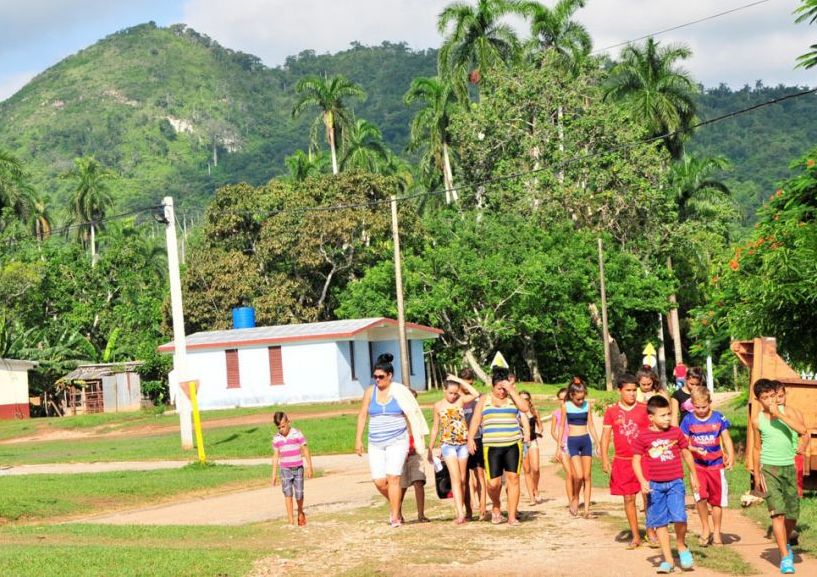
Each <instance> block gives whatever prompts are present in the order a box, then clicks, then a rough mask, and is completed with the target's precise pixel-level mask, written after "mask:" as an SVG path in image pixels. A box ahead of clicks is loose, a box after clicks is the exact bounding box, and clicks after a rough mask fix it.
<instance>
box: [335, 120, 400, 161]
mask: <svg viewBox="0 0 817 577" xmlns="http://www.w3.org/2000/svg"><path fill="white" fill-rule="evenodd" d="M388 159H389V149H388V147H387V146H386V145H385V143H384V142H383V134H382V133H381V132H380V129H379V128H378V127H377V126H376V125H374V124H373V123H371V122H369V121H368V120H364V119H362V118H360V119H358V120H357V121H356V122H355V123H354V124H352V125H351V126H349V128H348V129H347V130H346V131H345V132H344V139H343V158H342V159H341V161H340V168H341V170H346V169H349V168H359V169H361V170H367V171H369V172H380V169H381V167H382V165H383V164H385V163H386V162H387V161H388Z"/></svg>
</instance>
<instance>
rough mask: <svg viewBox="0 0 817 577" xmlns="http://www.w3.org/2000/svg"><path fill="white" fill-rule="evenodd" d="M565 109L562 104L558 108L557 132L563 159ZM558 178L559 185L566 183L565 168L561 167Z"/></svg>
mask: <svg viewBox="0 0 817 577" xmlns="http://www.w3.org/2000/svg"><path fill="white" fill-rule="evenodd" d="M564 114H565V112H564V109H563V108H562V105H561V104H560V105H559V106H558V107H556V130H557V133H558V137H559V152H560V153H561V156H562V158H564V152H565V127H564ZM562 162H564V161H563V160H560V161H559V164H561V163H562ZM557 178H558V179H559V184H564V183H565V170H564V167H561V166H560V167H559V172H558V173H557Z"/></svg>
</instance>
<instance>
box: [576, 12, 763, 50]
mask: <svg viewBox="0 0 817 577" xmlns="http://www.w3.org/2000/svg"><path fill="white" fill-rule="evenodd" d="M767 2H771V0H758V1H757V2H751V3H750V4H744V5H743V6H738V7H737V8H732V9H730V10H725V11H723V12H718V13H717V14H712V15H710V16H705V17H703V18H698V19H697V20H692V21H690V22H684V23H683V24H678V25H676V26H671V27H669V28H664V29H663V30H659V31H658V32H652V33H651V34H644V35H643V36H639V37H638V38H633V39H632V40H625V41H624V42H619V43H618V44H611V45H610V46H605V47H604V48H599V49H597V50H593V52H591V54H598V53H600V52H607V51H608V50H612V49H613V48H618V47H620V46H626V45H628V44H632V43H633V42H638V41H640V40H645V39H647V38H650V37H652V36H660V35H661V34H666V33H667V32H673V31H674V30H680V29H681V28H686V27H688V26H693V25H695V24H700V23H701V22H707V21H709V20H715V19H716V18H720V17H721V16H727V15H729V14H734V13H735V12H740V11H741V10H746V9H747V8H753V7H754V6H759V5H760V4H766V3H767Z"/></svg>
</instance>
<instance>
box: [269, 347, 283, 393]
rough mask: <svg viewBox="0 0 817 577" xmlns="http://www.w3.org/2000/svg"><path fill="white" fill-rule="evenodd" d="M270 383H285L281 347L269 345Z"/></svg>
mask: <svg viewBox="0 0 817 577" xmlns="http://www.w3.org/2000/svg"><path fill="white" fill-rule="evenodd" d="M267 350H268V351H269V383H270V385H283V384H284V363H283V361H282V360H281V347H269V349H267Z"/></svg>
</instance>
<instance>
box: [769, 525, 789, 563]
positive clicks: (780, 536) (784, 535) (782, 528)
mask: <svg viewBox="0 0 817 577" xmlns="http://www.w3.org/2000/svg"><path fill="white" fill-rule="evenodd" d="M772 534H773V535H774V540H775V543H776V544H777V550H778V551H779V552H780V558H781V559H782V558H783V557H785V556H786V555H788V554H789V552H788V550H787V549H786V545H788V544H789V534H788V532H787V531H786V518H785V517H784V516H783V515H775V516H774V517H772Z"/></svg>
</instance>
